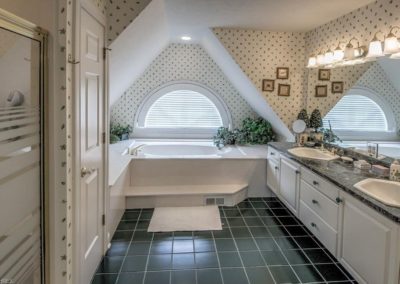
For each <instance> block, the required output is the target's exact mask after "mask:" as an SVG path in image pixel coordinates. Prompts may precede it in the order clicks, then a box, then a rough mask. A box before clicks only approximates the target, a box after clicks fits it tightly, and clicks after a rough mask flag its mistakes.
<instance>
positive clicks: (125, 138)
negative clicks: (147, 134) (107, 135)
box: [121, 133, 129, 140]
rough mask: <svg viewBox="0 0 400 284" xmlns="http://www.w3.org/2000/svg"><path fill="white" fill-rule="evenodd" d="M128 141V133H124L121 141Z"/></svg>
mask: <svg viewBox="0 0 400 284" xmlns="http://www.w3.org/2000/svg"><path fill="white" fill-rule="evenodd" d="M128 139H129V134H128V133H124V134H122V135H121V140H128Z"/></svg>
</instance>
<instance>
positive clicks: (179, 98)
mask: <svg viewBox="0 0 400 284" xmlns="http://www.w3.org/2000/svg"><path fill="white" fill-rule="evenodd" d="M221 126H223V122H222V118H221V114H220V112H219V111H218V109H217V107H216V106H215V104H214V103H213V102H212V101H211V100H210V99H209V98H208V97H206V96H205V95H203V94H201V93H198V92H195V91H191V90H177V91H172V92H169V93H167V94H165V95H163V96H161V97H160V98H158V99H157V100H156V101H155V102H154V103H153V104H152V105H151V107H150V108H149V110H148V112H147V114H146V117H145V121H144V127H146V128H218V127H221Z"/></svg>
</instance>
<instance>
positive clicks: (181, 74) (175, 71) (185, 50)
mask: <svg viewBox="0 0 400 284" xmlns="http://www.w3.org/2000/svg"><path fill="white" fill-rule="evenodd" d="M185 80H188V81H193V82H198V83H201V84H204V85H206V86H207V87H209V88H211V89H212V90H213V91H215V93H216V94H217V95H219V96H220V97H221V98H222V99H223V100H224V101H225V103H226V104H227V106H228V108H229V110H230V112H231V116H232V120H233V124H234V127H239V126H240V125H241V122H242V120H243V119H244V118H246V117H249V116H255V113H254V112H253V110H252V109H251V107H250V106H249V105H248V104H247V102H246V101H245V100H244V99H243V98H242V97H241V96H240V95H239V93H238V92H237V90H236V89H235V88H234V87H233V86H232V84H231V83H230V82H229V81H228V79H227V78H226V77H225V75H224V74H223V72H222V71H221V70H220V69H219V67H218V66H217V65H216V63H215V62H214V61H213V60H212V59H211V58H210V56H209V55H208V54H207V52H206V51H205V50H204V49H203V48H202V47H201V46H200V45H191V44H170V45H169V46H168V47H167V48H166V49H165V50H164V51H163V52H162V53H161V54H160V55H159V56H158V57H157V58H156V59H155V60H154V61H153V63H152V64H151V65H150V67H149V68H148V69H147V70H146V71H145V73H144V74H143V75H142V76H141V77H140V78H139V79H138V80H137V81H136V82H135V83H134V84H133V85H132V86H131V87H130V88H129V89H128V90H127V91H126V92H125V93H124V94H123V95H122V97H121V98H120V99H119V100H118V101H117V102H116V103H115V105H114V106H113V107H112V109H111V121H112V122H119V123H123V124H130V125H133V122H134V118H135V114H136V111H137V109H138V107H139V105H140V103H141V102H142V101H143V99H144V98H145V96H146V95H148V94H150V93H152V91H154V90H155V89H156V88H158V87H160V86H162V85H164V84H166V83H168V82H171V81H185Z"/></svg>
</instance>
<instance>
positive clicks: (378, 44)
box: [366, 31, 384, 59]
mask: <svg viewBox="0 0 400 284" xmlns="http://www.w3.org/2000/svg"><path fill="white" fill-rule="evenodd" d="M380 33H381V34H383V33H382V32H381V31H378V32H377V33H375V36H374V38H373V39H372V41H371V42H370V43H369V48H368V54H367V56H366V58H371V59H372V58H377V57H381V56H384V54H383V48H382V41H380V40H379V39H378V34H380Z"/></svg>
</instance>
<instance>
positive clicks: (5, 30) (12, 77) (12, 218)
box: [0, 9, 46, 284]
mask: <svg viewBox="0 0 400 284" xmlns="http://www.w3.org/2000/svg"><path fill="white" fill-rule="evenodd" d="M45 55H46V34H45V33H44V32H43V31H41V30H40V29H39V28H37V27H36V26H34V25H32V24H31V23H29V22H26V21H24V20H23V19H20V18H18V17H16V16H14V15H12V14H9V13H8V12H6V11H4V10H1V9H0V283H34V284H36V283H42V282H43V279H44V248H45V246H44V243H45V242H44V235H45V234H44V231H45V230H44V228H45V226H44V209H45V206H44V204H45V202H44V199H45V198H44V197H45V194H44V193H45V191H44V176H43V169H44V163H43V162H44V156H45V152H44V131H43V129H44V127H43V125H44V110H43V106H44V93H45V85H44V82H45V80H44V77H45V68H44V67H45V57H46V56H45Z"/></svg>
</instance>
